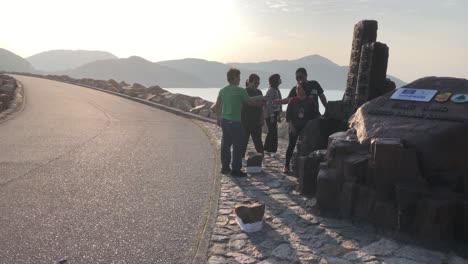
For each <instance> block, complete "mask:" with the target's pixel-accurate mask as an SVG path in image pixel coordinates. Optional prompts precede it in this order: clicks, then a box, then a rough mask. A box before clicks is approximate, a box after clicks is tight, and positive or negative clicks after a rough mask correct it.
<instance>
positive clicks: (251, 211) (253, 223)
mask: <svg viewBox="0 0 468 264" xmlns="http://www.w3.org/2000/svg"><path fill="white" fill-rule="evenodd" d="M235 212H236V220H237V224H238V225H239V227H240V228H241V229H242V230H243V231H245V232H256V231H260V230H261V229H262V223H263V215H264V214H265V204H264V203H262V202H259V201H252V202H243V203H240V204H238V205H236V207H235Z"/></svg>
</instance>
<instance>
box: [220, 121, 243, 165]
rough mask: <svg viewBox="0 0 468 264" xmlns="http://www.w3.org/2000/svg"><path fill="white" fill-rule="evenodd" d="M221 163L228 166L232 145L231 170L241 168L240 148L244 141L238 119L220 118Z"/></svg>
mask: <svg viewBox="0 0 468 264" xmlns="http://www.w3.org/2000/svg"><path fill="white" fill-rule="evenodd" d="M221 129H222V131H223V136H222V138H221V165H222V166H223V168H229V163H231V146H232V171H240V170H241V168H242V148H243V145H244V144H243V142H244V129H243V128H242V125H241V123H240V122H239V121H231V120H226V119H221Z"/></svg>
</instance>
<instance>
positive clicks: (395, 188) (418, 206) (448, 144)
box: [316, 77, 468, 242]
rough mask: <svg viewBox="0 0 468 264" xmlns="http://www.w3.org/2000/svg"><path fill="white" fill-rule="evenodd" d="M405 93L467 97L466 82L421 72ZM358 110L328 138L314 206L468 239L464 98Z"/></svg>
mask: <svg viewBox="0 0 468 264" xmlns="http://www.w3.org/2000/svg"><path fill="white" fill-rule="evenodd" d="M407 86H408V87H411V90H410V92H413V91H417V90H418V89H434V90H437V91H438V93H439V94H445V93H452V94H466V93H468V80H466V79H456V78H436V77H427V78H422V79H419V80H417V81H415V82H413V83H410V84H408V85H407ZM392 95H393V92H389V93H388V94H386V95H384V96H381V97H379V98H377V99H375V100H372V101H370V102H368V103H366V104H364V105H363V106H362V107H360V108H359V109H358V111H357V112H356V114H355V115H354V117H353V118H352V120H351V122H350V126H351V129H350V130H348V131H347V132H341V133H337V134H334V135H333V136H331V137H330V144H329V145H328V148H327V156H326V159H325V162H324V163H322V165H321V168H320V172H319V173H318V176H317V188H316V190H317V197H316V198H317V205H318V207H319V209H320V210H321V211H322V212H324V213H328V214H332V215H337V216H342V217H352V218H355V219H360V220H365V221H368V222H371V223H373V224H374V225H375V226H376V227H378V228H380V229H385V230H394V231H398V232H404V233H410V234H412V235H414V236H417V237H420V238H423V239H430V240H454V239H455V240H462V241H465V242H466V241H468V214H467V212H468V206H467V205H468V164H467V162H466V157H467V156H468V138H467V137H466V135H467V133H468V103H455V102H452V101H450V100H448V101H446V102H442V103H441V102H437V101H435V100H434V99H433V100H431V101H429V102H417V101H401V100H394V99H391V96H392Z"/></svg>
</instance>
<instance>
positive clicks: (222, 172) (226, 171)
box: [221, 167, 231, 174]
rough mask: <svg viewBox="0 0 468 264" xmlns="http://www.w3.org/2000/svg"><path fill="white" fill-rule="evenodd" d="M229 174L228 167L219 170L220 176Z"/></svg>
mask: <svg viewBox="0 0 468 264" xmlns="http://www.w3.org/2000/svg"><path fill="white" fill-rule="evenodd" d="M230 172H231V168H229V167H223V168H221V174H228V173H230Z"/></svg>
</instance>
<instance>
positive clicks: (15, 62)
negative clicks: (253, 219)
mask: <svg viewBox="0 0 468 264" xmlns="http://www.w3.org/2000/svg"><path fill="white" fill-rule="evenodd" d="M0 71H12V72H36V71H35V70H34V68H33V66H32V65H31V63H29V62H28V61H27V60H25V59H23V58H22V57H20V56H18V55H16V54H14V53H12V52H10V51H8V50H6V49H2V48H0Z"/></svg>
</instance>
